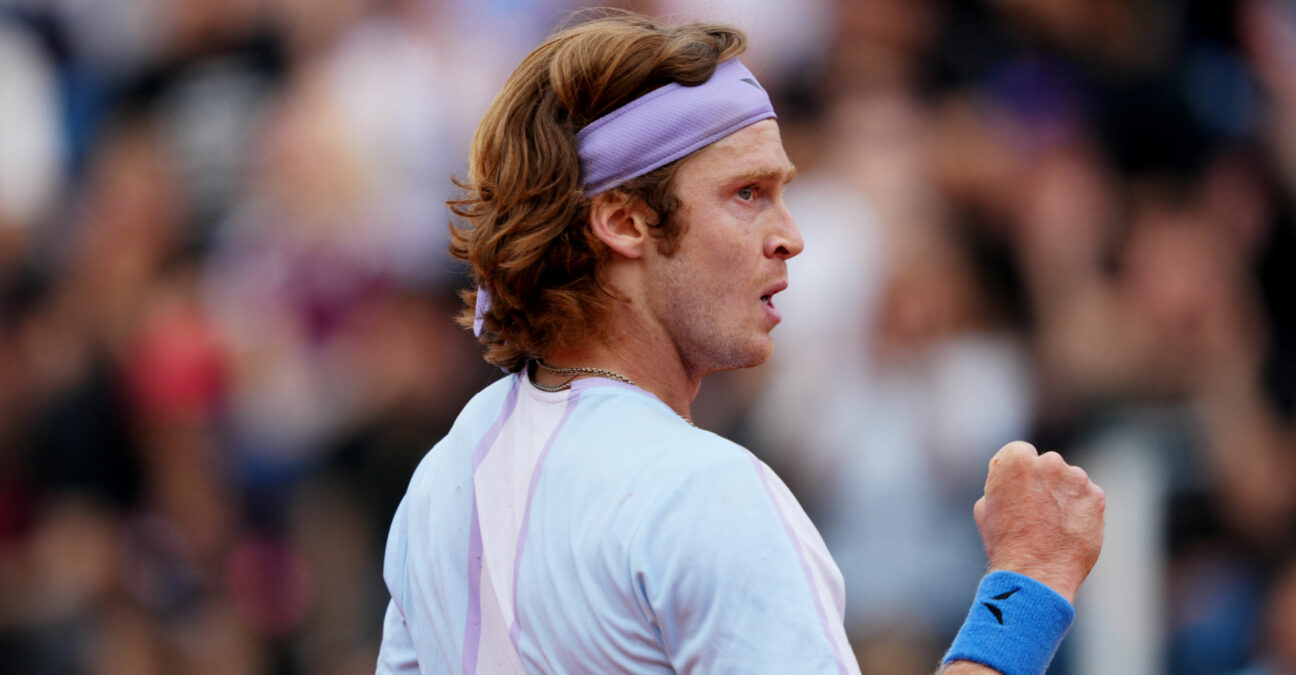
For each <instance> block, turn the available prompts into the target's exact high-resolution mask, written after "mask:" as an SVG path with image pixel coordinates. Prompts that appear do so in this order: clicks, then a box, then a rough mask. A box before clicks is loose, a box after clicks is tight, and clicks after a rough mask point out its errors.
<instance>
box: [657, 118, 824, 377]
mask: <svg viewBox="0 0 1296 675" xmlns="http://www.w3.org/2000/svg"><path fill="white" fill-rule="evenodd" d="M794 173H795V169H794V168H793V167H792V164H791V162H789V161H788V157H787V153H786V152H784V150H783V143H782V140H781V138H780V136H779V130H778V124H777V123H776V122H775V121H774V120H765V121H761V122H757V123H756V124H753V125H751V126H749V127H746V128H744V129H742V130H740V131H738V132H736V133H734V134H732V135H730V136H728V137H726V138H724V139H722V140H720V141H717V142H716V143H714V144H712V145H710V146H708V147H706V148H704V149H703V150H701V151H699V152H698V153H696V154H695V155H693V156H692V157H690V158H689V159H687V160H686V161H685V162H684V163H683V164H681V165H680V168H679V172H678V173H677V174H676V176H675V191H676V194H677V196H678V197H679V198H680V201H681V207H680V208H679V210H678V211H677V212H676V215H675V217H677V218H680V219H682V222H681V226H682V227H683V230H684V235H683V238H682V239H681V242H680V246H679V249H678V250H677V251H675V253H674V254H673V255H670V256H666V255H663V254H661V253H660V252H658V251H656V250H650V251H649V253H648V255H649V262H650V264H649V272H648V303H649V305H650V307H649V309H650V311H651V313H652V315H653V316H654V318H655V320H656V321H658V322H659V323H660V324H661V325H662V326H663V327H664V328H665V330H666V333H667V334H668V335H669V337H670V339H671V340H672V342H673V343H674V346H675V348H676V349H677V350H678V352H679V354H680V357H681V360H682V362H683V363H684V365H685V368H686V369H687V370H688V371H689V373H690V374H691V375H694V376H701V375H704V374H706V373H708V372H713V371H717V370H730V369H734V368H745V367H749V366H755V365H759V364H760V363H763V362H764V361H765V360H766V359H768V358H769V357H770V354H771V353H773V343H772V342H771V340H770V331H771V330H772V329H773V328H774V326H776V325H777V324H778V323H779V321H780V320H781V318H780V316H779V312H778V309H777V308H776V306H775V300H774V295H775V294H776V293H778V292H779V291H782V290H783V289H785V288H786V287H787V260H788V258H791V257H793V256H795V255H796V254H798V253H800V252H801V249H802V247H803V243H802V241H801V233H800V231H799V230H798V229H797V226H796V223H795V222H793V220H792V215H791V214H790V213H789V212H788V209H787V206H786V205H785V204H784V202H783V189H784V187H785V186H786V185H787V183H788V182H789V181H790V180H792V177H793V175H794ZM650 249H652V247H650Z"/></svg>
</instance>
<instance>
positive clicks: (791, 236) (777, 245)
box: [765, 204, 805, 260]
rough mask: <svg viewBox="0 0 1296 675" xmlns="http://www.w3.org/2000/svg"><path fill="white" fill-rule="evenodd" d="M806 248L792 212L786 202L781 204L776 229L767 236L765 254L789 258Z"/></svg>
mask: <svg viewBox="0 0 1296 675" xmlns="http://www.w3.org/2000/svg"><path fill="white" fill-rule="evenodd" d="M804 248H805V242H804V241H803V240H802V239H801V230H800V229H799V228H798V227H797V224H796V221H795V220H793V219H792V212H791V211H789V210H788V208H787V206H786V205H784V204H779V208H778V222H777V223H775V226H774V230H773V231H772V232H771V233H770V235H769V236H768V237H766V238H765V256H766V257H767V258H781V259H783V260H787V259H788V258H791V257H793V256H795V255H797V254H798V253H800V252H801V250H802V249H804Z"/></svg>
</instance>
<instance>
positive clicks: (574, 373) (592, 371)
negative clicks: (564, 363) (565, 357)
mask: <svg viewBox="0 0 1296 675" xmlns="http://www.w3.org/2000/svg"><path fill="white" fill-rule="evenodd" d="M536 365H538V366H540V367H541V368H544V369H545V370H547V371H549V372H551V373H558V374H559V375H567V376H568V377H567V379H566V380H563V381H562V382H561V383H560V384H540V383H539V382H536V381H535V378H532V380H531V386H533V387H535V388H536V389H539V390H540V391H550V392H553V391H566V390H568V389H571V383H572V380H574V379H576V378H577V377H580V376H581V375H597V376H599V377H606V378H608V379H610V380H616V381H618V382H624V383H626V384H628V385H630V386H632V387H637V386H639V385H637V384H635V382H634V380H632V379H630V378H628V377H626V376H625V375H622V374H621V373H618V372H615V371H611V370H606V369H604V368H559V367H557V366H551V365H549V364H547V363H545V362H544V360H543V359H536Z"/></svg>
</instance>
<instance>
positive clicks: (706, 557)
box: [630, 446, 859, 674]
mask: <svg viewBox="0 0 1296 675" xmlns="http://www.w3.org/2000/svg"><path fill="white" fill-rule="evenodd" d="M732 450H733V452H728V453H726V454H725V455H724V456H723V457H722V458H720V459H717V460H715V461H709V462H707V463H705V464H704V465H703V466H701V467H700V468H697V469H695V470H692V471H690V472H689V473H688V475H686V476H683V477H682V478H681V480H680V482H679V483H678V484H677V485H675V486H674V489H672V490H670V491H668V492H667V493H665V494H663V495H662V496H661V498H660V500H659V502H658V503H657V504H655V505H654V508H653V509H652V510H651V511H650V512H649V515H647V516H646V517H645V519H644V520H643V521H642V522H641V523H640V524H639V526H638V528H637V530H636V532H635V533H634V538H633V540H632V545H631V552H630V555H631V563H630V568H631V570H630V571H631V574H632V576H633V577H634V578H633V579H632V583H633V584H635V590H636V596H637V597H636V600H637V602H638V603H639V605H640V609H641V611H642V612H643V614H644V618H645V620H647V621H648V622H649V623H650V624H652V626H653V627H654V629H655V630H656V631H657V633H658V635H659V637H660V639H661V641H662V645H663V647H664V649H665V651H666V653H667V655H668V656H669V658H670V660H671V664H672V667H674V669H675V670H676V671H677V672H679V673H686V674H687V673H703V672H705V673H789V672H796V673H857V672H859V666H858V665H857V664H856V662H855V660H854V657H853V656H851V651H850V646H849V643H848V642H847V640H846V636H845V631H844V629H843V626H842V611H843V607H842V602H843V601H842V597H843V595H844V593H843V589H842V580H841V573H840V571H839V570H838V569H837V567H836V565H835V564H834V563H833V562H832V558H831V556H829V554H828V552H827V549H826V547H825V546H824V544H823V539H822V538H821V537H820V536H819V534H818V532H817V531H816V530H815V529H814V526H813V525H811V523H810V520H809V518H807V517H806V515H805V513H804V511H803V510H802V509H801V507H800V505H799V504H798V503H797V502H796V500H795V498H793V497H792V495H791V493H790V492H788V490H787V488H786V486H785V485H784V484H783V483H782V481H780V480H779V479H778V477H777V476H775V475H774V474H773V472H772V471H770V469H769V468H768V467H767V466H765V465H764V464H763V463H762V462H760V461H759V460H757V459H756V458H755V457H754V456H752V455H751V454H750V453H749V452H747V451H746V450H743V449H741V448H738V447H736V446H735V447H734V448H732Z"/></svg>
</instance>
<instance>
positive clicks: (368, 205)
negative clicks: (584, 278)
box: [0, 0, 1296, 675]
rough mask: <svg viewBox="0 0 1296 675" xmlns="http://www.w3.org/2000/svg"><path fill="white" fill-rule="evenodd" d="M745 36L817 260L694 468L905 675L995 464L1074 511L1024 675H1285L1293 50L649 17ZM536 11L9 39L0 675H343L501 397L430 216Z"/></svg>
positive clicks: (163, 9)
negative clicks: (769, 469) (1061, 575)
mask: <svg viewBox="0 0 1296 675" xmlns="http://www.w3.org/2000/svg"><path fill="white" fill-rule="evenodd" d="M621 6H626V7H630V8H632V9H636V10H639V11H643V12H646V13H650V14H654V15H658V16H663V17H667V18H670V19H673V20H679V21H683V20H690V19H708V20H720V21H724V22H728V23H732V24H735V25H737V26H739V27H741V28H743V29H744V30H745V31H747V33H748V35H749V37H750V39H751V49H750V51H749V54H748V55H747V56H745V57H744V61H745V63H747V65H748V66H749V67H751V69H752V70H753V71H754V72H756V73H757V74H758V75H759V76H761V78H762V81H763V83H764V84H765V85H766V88H767V89H768V90H770V91H771V93H772V95H773V96H774V98H775V105H776V107H777V109H778V110H779V115H780V125H781V128H782V132H783V136H784V140H785V143H786V145H787V149H788V152H789V154H790V156H791V157H792V159H793V161H794V162H795V163H796V164H797V165H798V166H799V168H800V171H801V177H800V178H799V179H798V180H797V182H796V183H795V184H793V186H791V188H790V192H789V195H788V199H789V201H790V202H791V204H792V209H793V213H794V214H795V215H796V216H797V218H798V222H799V224H800V226H801V229H802V231H803V234H804V236H805V239H806V242H807V247H806V252H805V253H804V254H803V255H802V256H801V257H800V258H798V259H796V260H794V261H793V262H792V263H791V267H790V273H791V288H790V289H789V290H788V291H787V292H786V293H785V294H783V295H780V298H781V300H780V301H779V304H780V309H781V310H782V311H783V313H784V317H785V321H784V323H783V325H782V326H780V327H779V329H778V330H777V331H776V332H775V335H774V337H775V342H776V345H777V350H776V352H777V353H776V356H775V358H774V359H773V360H772V361H771V362H770V363H768V364H766V365H765V366H763V367H761V368H758V369H753V370H750V371H743V372H738V373H726V374H721V375H717V376H713V377H712V378H709V379H708V380H707V381H706V382H705V383H704V386H703V389H702V392H701V395H700V397H699V399H698V401H697V403H696V406H695V416H696V419H697V421H698V423H699V425H701V426H703V427H704V428H708V429H711V430H714V431H716V432H719V433H722V434H724V435H726V436H728V437H730V438H733V439H735V440H737V441H739V442H742V443H744V444H746V445H747V446H748V447H749V448H751V449H752V450H753V451H754V452H756V453H757V454H758V455H760V456H761V457H763V458H764V459H765V460H766V461H768V462H769V463H770V464H771V465H772V466H774V468H775V469H776V470H778V471H779V472H780V474H781V475H783V476H784V478H785V479H786V480H787V482H788V483H789V484H790V485H791V486H792V488H793V489H794V491H795V492H796V493H797V495H798V497H799V498H800V499H801V501H802V502H803V504H804V505H805V507H806V508H807V510H808V511H809V513H810V514H811V516H812V517H813V518H814V520H815V522H816V523H817V524H818V526H819V527H820V529H821V530H822V532H823V534H824V536H825V538H826V540H827V541H828V543H829V546H830V548H831V549H832V551H833V554H834V556H835V558H836V559H837V561H838V563H839V565H840V566H841V568H842V570H843V572H844V574H845V577H846V581H847V596H848V597H847V603H848V607H847V627H848V630H849V632H850V635H851V637H852V641H853V644H854V646H855V648H856V651H857V653H858V655H859V657H860V661H861V666H862V667H863V670H864V672H865V673H869V674H875V673H876V674H887V675H897V674H898V675H905V674H907V673H915V674H918V673H924V674H925V673H930V672H931V671H932V670H933V669H934V665H935V664H936V663H937V661H938V659H939V656H940V654H941V653H942V651H943V649H944V648H945V646H946V645H947V644H948V642H949V640H950V639H951V637H952V635H953V633H954V632H955V631H956V630H957V627H958V625H959V624H960V623H961V622H962V619H963V616H964V614H965V613H966V611H967V607H968V603H969V601H970V599H971V597H972V592H973V589H974V588H975V583H976V580H977V578H979V576H980V575H981V573H982V571H983V569H984V564H985V556H984V552H983V551H982V550H981V548H980V543H979V539H978V536H977V533H976V529H975V526H974V525H973V523H972V518H971V506H972V503H973V501H974V500H975V498H976V497H977V496H978V494H979V492H980V489H981V485H982V482H983V480H984V475H985V466H986V462H987V461H988V459H989V458H990V456H991V455H992V454H993V453H994V452H995V450H997V449H998V447H999V446H1000V445H1001V444H1002V443H1004V442H1006V441H1008V440H1011V439H1015V438H1025V439H1029V440H1031V441H1033V442H1035V443H1036V445H1038V446H1039V447H1041V449H1053V450H1057V451H1059V452H1061V453H1063V454H1064V456H1066V457H1067V459H1068V460H1070V461H1072V462H1077V463H1079V464H1081V465H1082V466H1084V467H1085V468H1086V469H1087V470H1088V471H1089V472H1090V474H1091V475H1092V476H1093V477H1094V478H1095V479H1096V480H1097V481H1098V482H1099V483H1100V484H1101V485H1103V487H1104V488H1105V489H1106V491H1107V495H1108V503H1109V506H1108V518H1109V523H1108V531H1107V545H1106V547H1105V549H1104V552H1103V558H1102V559H1101V560H1100V562H1099V564H1098V567H1097V568H1096V569H1095V572H1094V575H1093V577H1091V580H1090V582H1089V583H1088V584H1087V585H1086V587H1085V588H1084V589H1083V590H1082V591H1081V595H1080V597H1079V598H1078V608H1079V612H1080V618H1079V620H1078V622H1077V625H1076V626H1075V627H1074V628H1073V630H1072V633H1071V635H1070V637H1069V638H1068V640H1067V642H1066V643H1065V645H1064V647H1063V652H1062V654H1061V655H1060V656H1059V658H1058V659H1057V660H1056V661H1055V663H1054V666H1053V668H1052V670H1051V671H1050V672H1053V673H1061V674H1064V675H1065V674H1071V673H1075V674H1085V675H1089V674H1098V673H1103V674H1106V675H1112V674H1116V675H1120V674H1123V673H1130V674H1134V675H1141V674H1157V673H1172V674H1186V675H1192V674H1203V675H1205V674H1212V675H1213V674H1220V673H1224V674H1238V675H1242V674H1248V675H1261V674H1267V675H1279V674H1291V673H1296V555H1294V554H1296V538H1294V537H1293V534H1296V431H1294V429H1296V427H1294V426H1293V414H1294V410H1293V408H1294V405H1296V324H1294V323H1293V322H1294V321H1296V306H1294V302H1296V301H1294V299H1293V294H1292V291H1293V290H1296V267H1294V266H1293V263H1296V220H1294V213H1293V199H1292V197H1293V194H1294V192H1293V190H1294V189H1296V4H1293V3H1291V2H1287V1H1284V0H1216V1H1211V0H967V1H959V0H859V1H851V0H764V1H761V2H757V1H756V0H714V1H712V2H706V3H701V4H699V3H694V2H687V1H686V0H661V1H659V2H641V3H630V4H628V5H627V4H623V5H621ZM577 8H578V6H577V4H576V3H572V2H568V1H566V0H488V1H482V2H478V1H473V0H327V1H325V0H185V1H183V2H171V1H168V0H0V672H3V673H12V674H14V675H18V674H28V673H31V674H42V675H44V674H56V673H57V674H62V673H94V674H100V673H105V674H117V673H123V674H125V673H129V674H143V675H150V674H154V673H157V674H170V673H182V674H184V673H218V674H223V673H229V674H241V673H251V674H261V673H265V674H280V673H282V674H294V673H323V674H339V675H340V674H350V673H366V672H372V671H373V667H374V659H375V656H376V654H377V648H378V643H379V640H380V638H381V635H380V632H381V618H382V614H383V610H384V608H385V606H386V602H387V599H388V596H387V594H386V590H385V588H384V587H383V584H382V580H381V576H380V562H381V557H382V550H383V545H384V543H385V538H386V532H387V526H388V523H389V519H390V517H391V514H392V512H393V511H394V509H395V506H396V504H397V502H398V501H399V499H400V497H401V495H402V493H403V492H404V489H405V484H406V482H407V480H408V478H409V476H410V474H411V472H412V470H413V467H414V466H415V464H416V463H417V462H418V460H419V458H420V457H421V456H422V455H423V453H425V452H426V451H427V449H428V448H430V447H431V445H432V444H433V443H435V442H436V440H437V439H438V438H439V437H440V435H441V434H442V433H443V432H444V431H445V430H446V429H447V428H448V425H449V424H450V422H451V421H452V420H453V418H454V416H455V415H456V414H457V412H458V410H459V408H460V406H461V405H462V404H463V403H464V402H465V401H466V400H467V398H468V397H469V396H471V395H472V394H473V393H474V392H475V391H477V390H478V389H479V388H480V387H482V386H484V385H485V384H487V383H489V382H490V381H491V380H493V379H494V378H496V377H498V376H499V373H498V371H494V370H493V369H491V368H490V367H488V366H487V365H486V364H485V363H484V362H482V361H481V359H480V352H479V350H478V349H477V347H476V345H475V343H474V341H473V340H472V339H471V336H470V335H469V334H468V333H466V332H465V331H463V330H462V329H460V328H458V327H456V326H455V325H453V324H452V322H451V320H450V318H449V317H450V315H451V314H452V313H453V312H454V311H455V309H456V307H457V301H456V299H455V296H454V293H455V290H456V289H457V288H458V287H459V286H461V285H462V284H463V283H464V280H463V279H464V277H463V269H461V268H460V267H459V266H458V265H457V264H456V263H454V262H453V261H452V260H450V259H449V257H448V255H447V253H446V251H445V248H446V241H447V235H446V223H447V221H448V213H447V211H446V209H445V208H444V205H443V204H444V201H445V200H446V199H447V198H449V197H451V196H453V194H454V193H453V192H452V191H451V188H452V184H451V182H450V176H451V175H456V174H458V175H462V174H463V172H464V169H465V164H466V155H467V147H468V143H469V140H470V138H471V134H472V132H473V129H474V127H475V123H476V122H477V120H478V119H479V118H480V116H481V114H482V113H483V112H484V110H485V107H486V106H487V104H488V103H489V101H490V99H491V97H492V96H493V95H494V93H495V92H496V91H498V89H499V87H500V86H501V85H502V83H503V81H504V79H505V78H506V77H507V76H508V73H509V72H510V71H511V69H512V67H513V66H514V65H515V64H516V63H517V61H518V60H519V59H520V58H521V57H522V56H523V55H524V54H525V53H526V52H527V51H529V50H530V49H531V48H532V47H533V46H535V45H536V44H537V43H538V42H539V41H540V40H542V39H543V37H544V36H545V35H546V34H548V33H549V32H550V31H551V30H552V29H553V28H554V27H555V26H556V25H559V24H560V23H562V22H564V21H568V20H569V18H568V17H569V14H570V12H571V11H572V10H573V9H577Z"/></svg>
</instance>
